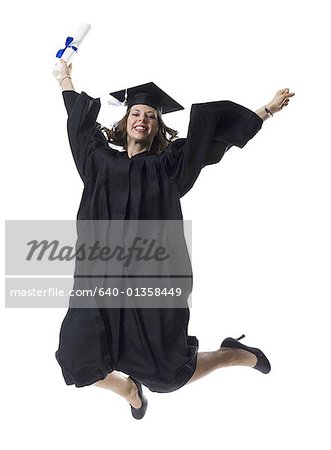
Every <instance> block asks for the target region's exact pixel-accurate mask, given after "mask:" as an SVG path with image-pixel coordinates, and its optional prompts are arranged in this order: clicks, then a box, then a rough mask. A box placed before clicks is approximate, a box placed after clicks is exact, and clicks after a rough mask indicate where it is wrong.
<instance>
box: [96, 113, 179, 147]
mask: <svg viewBox="0 0 331 450" xmlns="http://www.w3.org/2000/svg"><path fill="white" fill-rule="evenodd" d="M130 111H131V109H130V108H128V110H127V112H126V114H125V116H124V117H123V118H122V119H121V120H120V121H119V122H117V123H115V124H114V125H113V127H112V129H109V128H107V127H102V128H101V131H103V132H104V133H105V134H106V136H107V138H108V142H110V143H111V144H114V145H118V146H121V147H123V148H124V149H125V150H127V133H126V125H127V120H128V117H129V115H130ZM156 111H157V119H158V125H159V129H158V131H157V133H156V135H155V137H154V139H153V142H152V145H151V148H150V151H151V152H152V153H155V154H158V153H161V152H162V150H163V149H164V148H165V147H166V146H167V145H168V144H169V143H170V142H171V141H173V140H174V139H176V138H177V136H178V132H177V131H175V130H173V129H172V128H169V127H167V126H166V125H165V123H164V122H163V119H162V116H161V114H160V112H159V111H158V110H156ZM167 134H168V135H169V137H167Z"/></svg>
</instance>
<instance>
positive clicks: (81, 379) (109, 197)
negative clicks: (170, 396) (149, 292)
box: [56, 91, 263, 392]
mask: <svg viewBox="0 0 331 450" xmlns="http://www.w3.org/2000/svg"><path fill="white" fill-rule="evenodd" d="M63 98H64V103H65V107H66V109H67V113H68V122H67V129H68V137H69V142H70V147H71V151H72V155H73V158H74V161H75V164H76V166H77V169H78V172H79V175H80V177H81V179H82V181H83V183H84V190H83V194H82V199H81V202H80V206H79V210H78V214H77V219H79V220H92V219H93V220H110V221H113V220H127V219H131V220H132V219H134V220H178V221H182V219H183V215H182V210H181V205H180V198H181V197H183V196H184V195H185V194H186V193H187V192H188V191H189V190H190V189H191V188H192V186H193V184H194V182H195V180H196V179H197V177H198V176H199V173H200V171H201V170H202V168H203V167H205V166H207V165H209V164H215V163H217V162H219V161H220V160H221V159H222V157H223V156H224V154H225V152H226V151H228V150H229V148H230V147H232V146H238V147H240V148H242V147H244V146H245V145H246V143H247V142H248V141H249V140H250V139H251V138H252V137H253V136H254V135H255V134H256V133H257V132H258V131H259V130H260V128H261V126H262V123H263V121H262V119H261V118H260V117H259V116H258V115H257V114H256V113H255V112H253V111H251V110H249V109H247V108H245V107H243V106H241V105H238V104H236V103H234V102H231V101H215V102H209V103H200V104H193V105H192V107H191V112H190V123H189V128H188V134H187V137H186V138H180V139H177V140H175V141H174V142H172V143H170V144H169V145H167V147H166V148H165V149H164V150H163V151H162V153H160V154H159V155H155V154H153V153H151V152H150V151H144V152H142V153H139V154H136V155H134V156H133V157H132V158H129V156H128V154H127V152H126V151H119V150H116V149H113V148H111V147H110V146H109V144H108V142H107V140H106V138H105V136H104V135H103V133H102V132H101V131H100V124H98V122H96V118H97V115H98V113H99V110H100V99H94V98H91V97H90V96H89V95H87V94H86V93H85V92H82V93H80V94H79V93H77V92H75V91H63ZM182 239H183V241H185V240H184V236H182ZM181 254H182V257H183V258H186V260H188V261H189V256H188V252H187V248H186V247H185V245H184V244H183V245H182V246H181ZM75 282H76V281H75ZM186 288H187V297H188V295H189V293H190V291H191V289H192V273H191V278H190V279H188V281H187V283H186ZM189 314H190V311H189V308H188V306H187V303H186V307H185V303H184V306H183V307H181V308H134V307H132V308H117V309H115V308H99V307H95V308H72V307H69V309H68V311H67V314H66V316H65V318H64V320H63V323H62V326H61V330H60V343H59V349H58V350H57V352H56V358H57V361H58V362H59V364H60V366H61V368H62V373H63V376H64V379H65V382H66V383H67V384H75V385H76V386H77V387H81V386H86V385H90V384H93V383H95V382H96V381H98V380H101V379H103V378H104V377H105V376H106V375H107V374H108V373H110V372H112V371H113V370H118V371H121V372H123V373H126V374H128V375H131V376H132V377H134V378H136V379H138V380H139V381H141V382H142V383H143V384H144V385H145V386H147V387H148V388H149V389H150V390H151V391H154V392H171V391H174V390H176V389H179V388H180V387H182V386H183V385H184V384H185V383H187V381H188V380H189V379H190V378H191V376H192V375H193V373H194V371H195V368H196V363H197V352H198V346H199V342H198V339H197V338H196V336H189V335H188V322H189Z"/></svg>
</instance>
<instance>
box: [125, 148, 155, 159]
mask: <svg viewBox="0 0 331 450" xmlns="http://www.w3.org/2000/svg"><path fill="white" fill-rule="evenodd" d="M123 153H124V156H125V157H126V158H127V159H133V158H139V157H140V156H143V155H145V156H147V155H150V154H151V151H150V150H144V151H143V152H140V153H136V154H135V155H133V156H131V158H130V157H129V155H128V152H127V151H126V150H125V151H124V152H123Z"/></svg>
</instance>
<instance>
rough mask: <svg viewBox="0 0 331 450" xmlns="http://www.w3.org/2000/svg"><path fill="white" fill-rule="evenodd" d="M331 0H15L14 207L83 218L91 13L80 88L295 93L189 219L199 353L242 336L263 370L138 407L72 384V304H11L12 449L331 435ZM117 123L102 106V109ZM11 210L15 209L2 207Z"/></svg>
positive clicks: (6, 80) (224, 374)
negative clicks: (82, 116)
mask: <svg viewBox="0 0 331 450" xmlns="http://www.w3.org/2000/svg"><path fill="white" fill-rule="evenodd" d="M327 6H328V2H327V1H321V0H315V1H314V2H312V1H311V2H307V1H302V2H294V1H292V2H290V1H286V2H285V1H282V0H281V1H280V0H278V1H277V2H276V1H274V2H270V1H268V2H266V1H258V0H250V1H245V0H240V1H239V0H238V1H231V2H230V1H222V0H219V1H211V0H204V1H200V2H197V1H190V2H184V1H182V2H180V1H178V0H177V1H173V0H168V1H167V2H157V1H155V2H146V1H145V2H142V1H140V2H139V1H123V2H111V1H105V2H102V1H98V0H94V1H93V2H88V3H86V4H83V3H82V2H81V1H79V2H78V1H77V0H71V1H63V0H58V1H56V2H41V1H39V2H38V1H35V0H30V1H29V2H23V1H21V2H17V1H16V2H15V1H11V2H8V3H6V11H3V12H2V29H1V34H2V40H1V42H2V50H1V52H2V69H1V76H2V78H3V80H2V82H1V86H2V93H1V98H2V114H3V119H2V121H1V122H2V139H1V143H2V161H3V165H2V177H1V178H2V179H1V181H2V193H3V194H4V200H3V204H4V207H3V208H2V212H3V214H4V217H3V219H31V220H33V219H54V220H59V219H74V218H75V217H76V213H77V209H78V206H79V201H80V196H81V193H82V188H83V185H82V182H81V180H80V178H79V175H78V173H77V171H76V168H75V165H74V162H73V160H72V156H71V153H70V148H69V145H68V141H67V135H66V113H65V109H64V106H63V102H62V98H61V91H60V89H59V86H58V84H57V82H56V80H55V79H54V78H53V76H52V66H53V62H54V55H55V53H56V51H57V50H58V49H59V48H61V47H63V44H64V41H65V38H66V36H67V35H70V34H72V33H74V31H75V30H76V28H77V27H78V26H79V25H80V24H81V23H82V22H89V23H90V24H91V25H92V29H91V31H90V33H89V35H88V36H87V38H86V40H85V41H84V43H83V45H82V46H81V48H80V50H79V54H77V55H76V57H75V59H74V60H73V73H72V76H73V82H74V86H75V88H76V90H77V91H79V92H80V91H82V90H84V91H85V92H87V93H88V94H90V95H92V96H95V97H98V96H103V95H105V94H107V93H108V92H110V91H112V90H118V89H122V88H125V87H129V86H134V85H136V84H141V83H145V82H148V81H154V82H155V83H157V84H158V85H159V86H160V87H161V88H162V89H164V90H165V91H166V92H168V93H169V94H170V95H171V96H173V97H174V98H175V99H176V100H178V101H179V102H180V103H181V104H183V105H184V106H185V107H186V109H185V111H182V112H177V113H174V114H173V115H169V117H168V116H166V117H165V119H166V123H167V124H169V126H172V127H173V128H175V129H177V130H179V133H180V137H185V133H186V131H187V126H188V118H189V110H190V105H191V104H192V103H197V102H204V101H212V100H222V99H225V100H233V101H235V102H237V103H240V104H242V105H244V106H246V107H248V108H251V109H253V110H256V109H257V108H259V107H261V106H263V105H264V104H265V103H267V102H269V101H270V100H271V98H272V97H273V95H274V94H275V92H276V90H278V89H280V88H284V87H288V88H290V90H291V91H294V92H295V93H296V95H295V97H294V98H293V99H292V100H291V101H290V105H289V106H288V107H287V108H285V109H284V110H283V111H282V112H280V113H279V114H277V115H275V117H273V118H271V119H268V120H267V121H266V122H265V123H264V125H263V127H262V129H261V131H260V132H259V133H258V134H257V135H256V136H255V137H254V139H253V140H252V141H250V142H249V143H248V144H247V146H246V147H245V148H244V149H239V148H236V147H233V148H232V149H231V150H230V151H229V152H228V153H227V154H226V155H225V157H224V158H223V159H222V161H221V162H220V163H219V164H217V165H213V166H209V167H206V168H205V169H203V172H202V173H201V175H200V177H199V179H198V180H197V182H196V184H195V186H194V188H193V189H192V190H191V191H190V192H189V193H188V194H187V195H186V196H185V197H184V198H183V199H182V208H183V213H184V217H185V218H186V219H192V221H193V261H192V262H193V271H194V290H193V308H192V310H191V321H190V328H189V332H190V334H193V335H196V336H197V337H198V339H199V341H200V350H202V351H207V350H216V349H217V348H218V347H219V345H220V343H221V341H222V340H223V339H224V338H225V337H227V336H233V337H237V336H239V335H240V334H241V333H245V334H246V335H247V338H246V343H247V344H248V345H253V346H258V347H260V348H261V349H262V350H263V351H265V353H266V354H267V355H268V357H269V358H270V360H271V364H272V371H271V373H270V374H269V375H263V374H261V373H259V372H258V371H256V370H252V369H249V368H241V367H239V368H227V369H220V370H218V371H215V372H213V373H212V374H211V375H209V376H208V377H206V378H204V379H202V380H199V381H197V382H196V383H192V384H190V385H187V386H185V387H184V388H183V389H180V390H179V391H176V392H173V393H170V394H155V393H151V392H149V391H148V390H147V389H145V393H146V394H147V395H148V399H149V408H148V412H147V414H146V416H145V418H144V419H143V420H142V421H140V422H139V421H135V420H134V419H133V418H132V417H131V414H130V410H129V405H128V404H127V403H126V402H125V401H124V400H123V399H122V398H120V397H118V396H116V394H114V393H112V392H110V391H105V390H103V389H98V388H96V387H93V386H91V387H86V388H81V389H77V388H75V387H73V386H71V387H68V386H66V385H65V383H64V381H63V378H62V375H61V372H60V367H59V366H58V364H57V362H56V360H55V358H54V352H55V350H56V349H57V345H58V333H59V327H60V325H61V322H62V319H63V317H64V314H65V310H63V309H49V310H46V309H44V310H41V309H33V310H32V309H31V310H29V309H22V310H18V309H4V310H3V313H2V315H1V319H2V320H1V322H2V325H1V330H2V332H3V337H2V352H1V353H2V358H1V359H2V371H1V373H2V375H3V378H4V379H3V381H2V383H1V384H2V388H3V393H2V395H1V404H2V407H3V408H4V412H5V420H6V423H5V426H4V432H3V434H2V439H6V440H7V443H6V444H5V446H4V445H3V446H2V448H6V449H15V450H16V449H18V448H21V447H23V445H24V447H27V448H33V449H34V450H37V449H38V450H39V449H46V448H47V449H49V450H52V449H59V448H62V449H67V448H74V449H76V448H77V449H80V450H85V449H91V448H94V449H95V448H125V449H129V448H135V449H154V448H158V449H162V450H163V449H169V448H176V449H177V448H184V446H185V448H193V449H195V448H197V449H198V448H222V449H227V450H232V449H233V450H237V449H246V448H247V449H254V450H260V449H265V448H268V449H269V450H274V449H277V450H278V449H279V448H285V449H289V448H295V449H299V448H302V449H306V448H307V449H308V448H309V449H310V448H318V449H319V450H322V449H327V448H330V438H329V433H327V427H328V426H329V420H330V418H329V417H328V416H329V412H328V411H329V403H330V375H331V374H330V343H331V342H330V337H329V334H328V333H329V318H330V314H329V313H327V306H328V302H329V301H330V250H331V248H330V247H331V245H330V244H331V242H330V228H331V220H330V219H331V217H330V192H331V190H330V187H331V181H330V163H331V156H330V151H331V148H330V144H329V134H330V71H329V53H330V49H329V45H330V34H329V32H328V30H329V25H330V24H329V15H328V13H327ZM102 118H103V124H104V125H107V112H106V111H104V110H103V111H102ZM2 223H3V224H4V221H2Z"/></svg>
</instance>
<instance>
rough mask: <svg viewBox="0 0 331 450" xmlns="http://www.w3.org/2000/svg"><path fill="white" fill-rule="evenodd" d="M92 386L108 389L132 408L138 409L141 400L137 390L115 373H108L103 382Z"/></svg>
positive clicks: (129, 381) (131, 383) (123, 377)
mask: <svg viewBox="0 0 331 450" xmlns="http://www.w3.org/2000/svg"><path fill="white" fill-rule="evenodd" d="M93 386H97V387H101V388H104V389H109V390H111V391H113V392H116V394H118V395H120V396H121V397H123V398H125V400H127V401H128V402H129V403H130V404H131V405H132V406H133V407H134V408H140V406H141V400H140V397H139V394H138V388H137V386H136V385H135V383H134V382H133V381H132V380H130V378H128V377H125V376H124V375H122V374H120V373H118V372H116V371H115V370H114V371H113V372H111V373H109V374H108V375H107V376H106V378H104V379H103V380H100V381H97V382H96V383H94V385H93Z"/></svg>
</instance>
